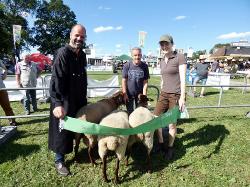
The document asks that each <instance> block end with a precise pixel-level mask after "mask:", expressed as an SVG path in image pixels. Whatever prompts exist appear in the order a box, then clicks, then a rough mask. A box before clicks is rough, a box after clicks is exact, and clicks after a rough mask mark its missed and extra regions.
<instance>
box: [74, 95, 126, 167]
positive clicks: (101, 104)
mask: <svg viewBox="0 0 250 187" xmlns="http://www.w3.org/2000/svg"><path fill="white" fill-rule="evenodd" d="M122 104H125V103H124V100H123V93H122V91H119V92H117V93H115V94H114V95H112V96H111V97H109V98H106V99H102V100H100V101H98V102H96V103H92V104H88V105H86V106H83V107H82V108H81V109H80V110H79V111H78V112H77V114H76V118H78V119H81V120H84V121H85V120H86V121H88V122H92V123H97V124H98V123H100V121H101V119H102V118H103V117H105V116H107V115H108V114H109V113H111V112H112V111H114V110H116V109H117V108H118V107H119V106H120V105H122ZM81 138H83V142H84V144H85V145H87V146H88V156H89V159H90V162H91V164H92V165H96V162H95V160H94V158H93V148H94V146H95V145H96V144H97V135H88V134H85V135H84V134H80V133H76V135H75V147H74V151H75V159H76V158H77V153H78V149H79V144H80V140H81Z"/></svg>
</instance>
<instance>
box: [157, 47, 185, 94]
mask: <svg viewBox="0 0 250 187" xmlns="http://www.w3.org/2000/svg"><path fill="white" fill-rule="evenodd" d="M183 64H186V61H185V58H184V55H183V54H180V53H177V52H173V53H172V55H171V56H170V57H169V58H168V60H167V61H166V59H164V58H162V59H161V60H160V68H161V76H162V89H161V90H162V91H163V92H166V93H177V94H180V93H181V81H180V74H179V66H180V65H183Z"/></svg>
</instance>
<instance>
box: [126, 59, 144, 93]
mask: <svg viewBox="0 0 250 187" xmlns="http://www.w3.org/2000/svg"><path fill="white" fill-rule="evenodd" d="M122 78H125V79H127V94H128V97H136V96H138V94H140V93H143V82H144V80H148V79H149V70H148V65H147V64H146V63H144V62H141V63H140V64H139V65H135V64H134V63H133V62H127V63H126V64H124V66H123V69H122Z"/></svg>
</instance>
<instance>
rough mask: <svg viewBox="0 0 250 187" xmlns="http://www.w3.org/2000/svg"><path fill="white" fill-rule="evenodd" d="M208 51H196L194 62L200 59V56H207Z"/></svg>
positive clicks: (193, 57)
mask: <svg viewBox="0 0 250 187" xmlns="http://www.w3.org/2000/svg"><path fill="white" fill-rule="evenodd" d="M205 54H206V50H202V51H201V50H200V51H195V52H194V53H193V56H192V60H195V59H199V57H200V55H205Z"/></svg>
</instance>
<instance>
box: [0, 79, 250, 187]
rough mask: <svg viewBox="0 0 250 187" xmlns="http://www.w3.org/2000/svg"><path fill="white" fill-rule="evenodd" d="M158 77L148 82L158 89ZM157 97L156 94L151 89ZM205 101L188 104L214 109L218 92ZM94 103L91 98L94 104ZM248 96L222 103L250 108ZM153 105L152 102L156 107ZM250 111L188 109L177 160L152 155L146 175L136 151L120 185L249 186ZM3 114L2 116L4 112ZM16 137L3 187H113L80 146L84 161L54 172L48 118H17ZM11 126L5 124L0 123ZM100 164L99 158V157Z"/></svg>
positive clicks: (1, 154)
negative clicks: (65, 173)
mask: <svg viewBox="0 0 250 187" xmlns="http://www.w3.org/2000/svg"><path fill="white" fill-rule="evenodd" d="M91 76H92V77H93V78H95V79H99V80H102V79H104V78H105V79H106V78H107V77H109V75H91ZM159 82H160V80H159V77H151V79H150V84H152V85H156V86H158V85H159ZM149 93H150V97H152V98H155V97H156V96H155V93H156V92H155V90H153V89H152V90H149ZM206 93H207V95H206V97H205V98H191V97H188V98H187V106H200V105H216V104H217V102H218V95H219V90H217V89H214V88H209V89H206ZM94 100H96V99H92V101H94ZM249 101H250V94H249V93H246V94H242V93H241V90H239V89H230V90H228V91H224V93H223V99H222V104H223V105H226V104H249ZM11 105H12V107H13V109H14V112H15V113H16V115H18V114H22V113H23V108H22V106H21V104H20V102H12V103H11ZM154 105H155V101H154V102H152V103H151V108H154ZM39 109H40V111H39V112H38V113H48V110H49V105H48V104H40V105H39ZM247 111H250V109H249V108H224V109H190V110H189V115H190V118H189V119H182V120H180V121H179V123H178V134H177V138H176V141H175V147H176V155H175V158H174V160H172V161H166V160H164V159H163V157H162V155H161V154H159V155H152V159H153V173H152V174H148V173H146V164H145V163H146V162H145V159H146V155H145V154H146V152H145V149H144V147H143V146H142V145H138V146H137V147H134V149H133V154H132V158H130V164H129V166H127V167H126V166H125V165H124V162H121V164H120V172H119V175H120V176H121V180H122V183H121V184H120V185H119V186H138V187H139V186H181V187H182V186H250V167H249V164H250V156H249V155H250V128H249V125H250V119H249V118H246V117H245V114H246V112H247ZM0 115H1V116H2V115H4V114H3V111H2V109H1V108H0ZM17 121H18V122H20V123H21V125H20V126H18V133H17V135H16V136H15V137H14V138H12V139H11V140H10V141H9V142H7V143H5V144H3V145H1V146H0V186H4V187H5V186H6V187H7V186H93V187H94V186H114V184H112V183H109V184H106V183H105V182H104V181H103V179H102V172H101V165H100V164H99V165H98V166H97V167H92V165H91V164H90V163H89V161H88V157H87V150H86V147H85V146H84V145H83V144H81V150H80V154H82V159H81V161H80V163H75V162H73V156H74V155H73V153H72V154H69V155H67V157H66V160H67V163H66V164H67V165H68V166H69V168H70V171H71V173H72V175H71V176H69V177H60V176H58V175H57V173H56V171H55V169H54V163H53V159H54V154H53V153H52V152H51V151H49V150H48V148H47V146H48V144H47V142H48V141H47V139H48V118H47V117H43V118H22V119H17ZM1 125H3V126H4V125H7V120H1ZM96 157H97V159H98V160H97V161H98V163H100V162H101V160H100V159H99V158H98V156H97V154H96ZM114 168H115V157H114V156H112V157H110V158H109V161H108V176H109V178H113V177H114Z"/></svg>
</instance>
